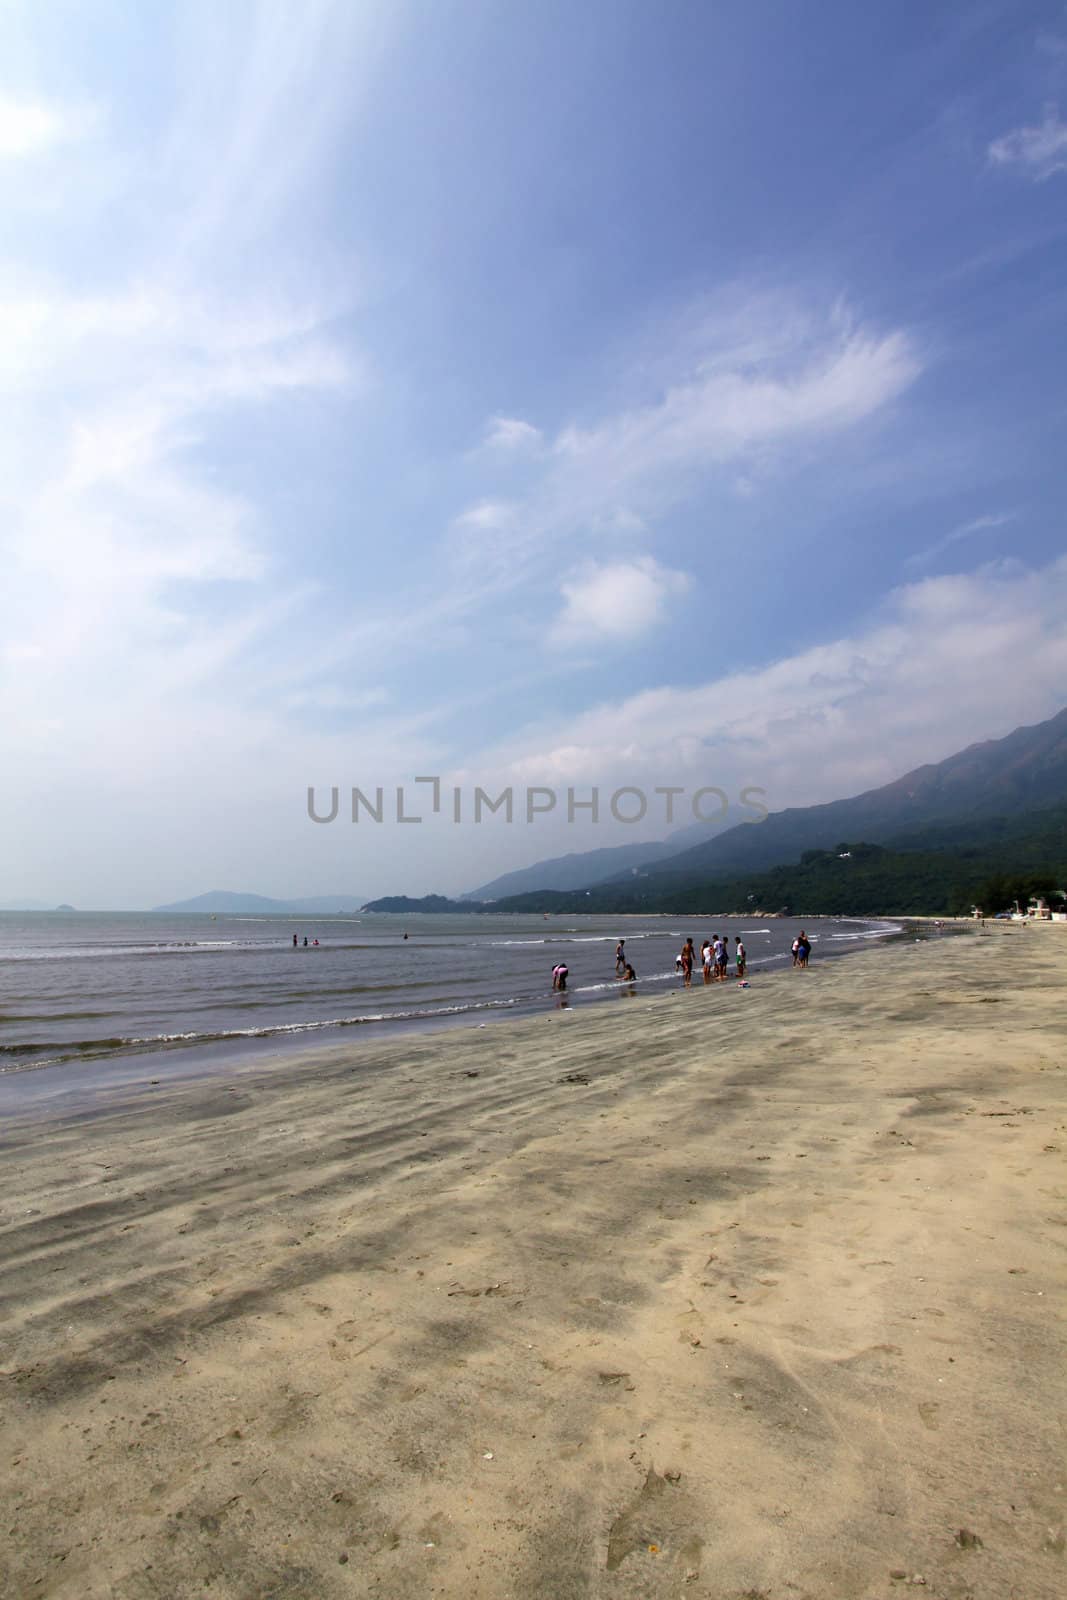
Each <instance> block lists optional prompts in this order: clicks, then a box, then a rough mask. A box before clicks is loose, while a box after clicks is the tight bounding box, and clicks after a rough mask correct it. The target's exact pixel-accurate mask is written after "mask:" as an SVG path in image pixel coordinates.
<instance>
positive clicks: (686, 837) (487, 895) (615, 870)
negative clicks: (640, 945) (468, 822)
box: [463, 821, 730, 900]
mask: <svg viewBox="0 0 1067 1600" xmlns="http://www.w3.org/2000/svg"><path fill="white" fill-rule="evenodd" d="M729 826H730V824H729V823H728V822H725V821H724V822H721V823H718V824H716V823H713V822H695V823H693V825H692V826H691V827H688V828H679V829H678V830H677V832H675V833H672V834H671V835H670V836H669V838H667V839H662V840H659V841H658V842H657V841H655V840H652V841H650V842H648V843H646V844H616V845H604V846H602V847H601V848H600V849H599V850H581V851H578V850H572V851H571V852H570V853H569V854H568V855H565V856H553V857H551V859H549V860H547V861H537V862H535V863H534V865H533V866H532V867H520V868H519V869H518V870H517V871H515V872H505V873H504V874H503V875H502V876H501V877H499V878H494V879H493V880H492V881H491V882H490V883H483V884H482V886H481V888H479V889H472V890H471V891H470V893H469V894H465V895H464V896H463V899H464V900H501V899H503V897H504V896H505V895H513V894H530V893H533V892H535V891H537V890H540V889H587V888H589V887H590V885H592V884H594V883H603V882H604V881H605V880H606V879H609V878H622V877H623V876H624V875H625V874H629V873H632V872H633V871H634V869H635V868H640V867H645V866H649V865H651V864H652V863H653V862H658V861H664V860H666V858H667V857H668V856H674V855H677V854H678V852H679V851H681V850H685V849H686V848H687V847H688V846H690V845H696V844H704V843H706V842H707V841H708V839H709V838H711V837H714V835H715V834H717V833H722V832H723V831H724V829H726V828H728V827H729Z"/></svg>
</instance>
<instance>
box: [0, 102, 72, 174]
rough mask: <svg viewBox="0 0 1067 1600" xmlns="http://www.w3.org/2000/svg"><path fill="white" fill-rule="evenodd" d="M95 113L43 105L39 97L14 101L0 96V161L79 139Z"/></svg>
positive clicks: (31, 154) (29, 154)
mask: <svg viewBox="0 0 1067 1600" xmlns="http://www.w3.org/2000/svg"><path fill="white" fill-rule="evenodd" d="M95 120H96V116H95V113H94V112H91V111H88V110H84V109H81V110H75V109H71V108H63V107H59V106H53V105H48V104H46V103H45V102H44V101H43V100H16V99H12V98H10V97H9V96H7V95H0V160H18V159H20V158H22V157H24V156H33V155H37V154H39V153H40V152H41V151H44V150H49V149H51V148H52V147H53V146H55V145H58V144H64V143H66V142H67V141H68V140H70V139H76V138H80V137H81V136H82V135H83V134H85V133H86V132H87V131H88V130H89V128H91V127H92V125H93V123H94V121H95Z"/></svg>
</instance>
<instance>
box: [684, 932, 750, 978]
mask: <svg viewBox="0 0 1067 1600" xmlns="http://www.w3.org/2000/svg"><path fill="white" fill-rule="evenodd" d="M734 944H735V945H736V949H735V951H734V961H735V963H736V970H737V976H738V980H739V981H742V982H743V981H744V976H745V971H746V969H747V967H748V952H747V951H746V950H745V947H744V945H743V943H742V942H741V935H740V934H739V933H738V934H735V935H734ZM696 956H697V953H696V948H695V946H694V944H693V941H692V939H687V940H686V941H685V944H684V945H683V946H682V948H681V950H680V952H679V953H678V955H677V956H676V957H675V962H674V965H675V968H676V969H677V971H678V972H680V973H681V975H682V982H683V983H684V984H685V986H686V988H687V989H688V988H689V987H690V986H691V984H692V982H693V969H694V967H695V966H696ZM700 965H701V969H702V971H703V973H704V982H705V983H725V982H726V981H727V979H728V978H729V976H730V939H729V936H728V935H727V934H725V933H716V934H713V936H712V937H711V938H710V939H705V940H704V943H703V944H702V945H701V947H700Z"/></svg>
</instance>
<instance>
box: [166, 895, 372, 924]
mask: <svg viewBox="0 0 1067 1600" xmlns="http://www.w3.org/2000/svg"><path fill="white" fill-rule="evenodd" d="M361 898H362V897H361V896H360V895H358V894H320V895H307V896H304V897H303V898H301V899H297V900H274V899H272V898H271V897H270V896H269V895H262V894H243V893H240V892H238V891H235V890H233V889H209V890H208V891H207V893H206V894H198V895H196V896H194V898H193V899H192V900H175V901H173V902H172V903H171V904H170V905H165V906H153V907H152V910H153V911H154V912H167V913H169V914H171V915H172V916H187V915H200V916H207V915H219V916H227V915H229V916H234V915H238V914H240V913H245V914H248V913H256V912H258V913H259V914H261V915H263V916H319V917H330V916H340V915H342V914H343V913H344V912H346V911H348V912H354V911H358V910H359V905H360V900H361Z"/></svg>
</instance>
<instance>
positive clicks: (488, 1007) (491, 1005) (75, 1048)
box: [0, 999, 520, 1077]
mask: <svg viewBox="0 0 1067 1600" xmlns="http://www.w3.org/2000/svg"><path fill="white" fill-rule="evenodd" d="M519 1003H520V1002H519V1001H518V999H506V1000H472V1001H469V1002H468V1003H466V1004H460V1005H452V1006H420V1007H413V1008H411V1009H408V1010H403V1011H368V1012H363V1013H361V1014H360V1015H358V1016H354V1017H327V1018H322V1019H312V1020H310V1021H305V1022H276V1023H269V1024H266V1025H264V1026H263V1027H260V1028H219V1029H216V1030H213V1031H211V1032H206V1033H197V1032H195V1031H191V1032H183V1033H152V1034H146V1035H144V1036H143V1037H142V1036H138V1035H129V1036H126V1037H120V1038H115V1039H79V1040H74V1041H70V1042H67V1041H64V1042H62V1043H57V1042H56V1041H55V1040H47V1041H41V1042H38V1043H36V1044H16V1045H0V1058H3V1057H4V1056H8V1057H13V1058H18V1057H21V1056H29V1055H33V1056H37V1055H38V1053H39V1052H40V1051H42V1050H52V1051H57V1052H59V1053H58V1054H56V1055H50V1056H48V1057H47V1058H46V1059H40V1060H33V1061H25V1062H22V1063H19V1062H18V1061H17V1059H16V1060H14V1061H13V1062H12V1064H11V1065H8V1066H5V1065H4V1064H3V1061H2V1059H0V1077H3V1076H4V1075H5V1074H8V1073H12V1072H29V1071H35V1070H37V1069H38V1068H40V1067H45V1066H56V1065H58V1064H59V1063H60V1062H63V1061H86V1060H94V1059H98V1058H100V1057H106V1056H114V1055H126V1054H130V1053H132V1052H135V1051H151V1050H164V1049H166V1048H167V1047H168V1046H170V1045H178V1044H185V1045H189V1044H220V1043H223V1042H225V1041H226V1040H228V1039H271V1038H287V1037H289V1036H291V1035H296V1034H302V1033H319V1032H322V1031H323V1030H325V1029H327V1028H355V1027H360V1026H363V1025H365V1024H367V1023H374V1022H423V1021H430V1020H432V1019H433V1018H434V1017H455V1016H462V1015H464V1014H466V1013H468V1012H472V1011H502V1010H508V1009H509V1008H510V1007H512V1006H516V1005H518V1004H519Z"/></svg>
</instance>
